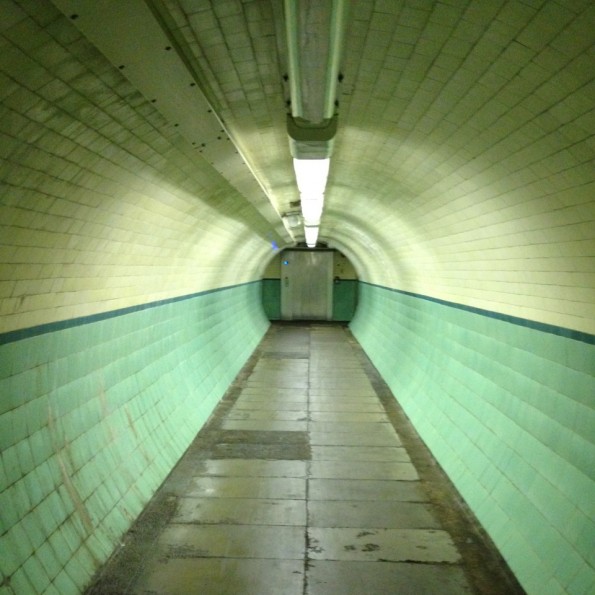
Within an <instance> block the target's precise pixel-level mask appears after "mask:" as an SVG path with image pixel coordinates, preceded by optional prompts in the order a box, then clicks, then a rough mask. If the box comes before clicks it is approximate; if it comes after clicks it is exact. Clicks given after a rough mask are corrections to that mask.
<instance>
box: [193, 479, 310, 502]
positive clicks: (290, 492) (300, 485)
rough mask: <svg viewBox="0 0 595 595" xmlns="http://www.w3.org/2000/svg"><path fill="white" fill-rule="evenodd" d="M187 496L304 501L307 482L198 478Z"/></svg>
mask: <svg viewBox="0 0 595 595" xmlns="http://www.w3.org/2000/svg"><path fill="white" fill-rule="evenodd" d="M187 495H188V496H192V497H194V496H199V497H202V498H275V499H276V498H281V499H288V500H303V499H305V497H306V480H305V479H298V478H295V477H197V478H195V479H193V480H192V482H191V484H190V486H189V488H188V491H187Z"/></svg>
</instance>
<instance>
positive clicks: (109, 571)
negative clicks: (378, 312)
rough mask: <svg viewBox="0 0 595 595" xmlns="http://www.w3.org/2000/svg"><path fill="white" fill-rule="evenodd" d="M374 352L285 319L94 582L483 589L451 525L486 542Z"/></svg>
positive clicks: (116, 588)
mask: <svg viewBox="0 0 595 595" xmlns="http://www.w3.org/2000/svg"><path fill="white" fill-rule="evenodd" d="M363 362H365V357H364V356H363V354H362V353H361V351H359V348H358V347H357V345H356V344H355V343H353V341H352V340H351V339H350V337H349V334H348V332H347V331H345V329H344V328H341V327H331V326H328V325H323V324H320V325H318V324H317V325H297V324H296V325H275V326H273V327H272V329H271V330H270V331H269V333H268V334H267V336H266V338H265V340H264V341H263V343H262V344H261V346H260V347H259V348H258V350H257V353H256V354H255V355H254V356H253V357H251V358H250V361H249V363H248V364H247V366H246V367H245V369H244V370H243V371H242V372H241V373H240V375H239V376H238V377H237V379H236V381H235V382H234V384H233V385H232V387H231V388H230V390H229V391H228V393H227V395H226V396H225V397H224V399H223V400H222V402H221V405H220V406H219V407H218V408H217V409H216V410H215V412H214V414H213V415H212V417H211V419H210V421H209V422H208V423H207V425H206V426H205V428H204V429H203V430H201V432H200V433H199V434H198V435H197V437H196V439H195V441H194V442H193V444H192V445H191V446H190V448H189V449H188V451H187V453H186V455H185V456H184V457H183V458H182V460H181V461H180V462H179V463H178V465H177V466H176V467H175V468H174V469H173V471H172V473H171V474H170V477H169V478H168V480H167V481H166V482H165V483H164V485H163V486H162V488H161V489H160V490H159V491H158V492H157V494H156V496H155V497H154V498H153V500H152V502H151V503H150V505H149V507H148V508H147V511H145V513H143V516H142V517H141V519H140V520H139V521H138V522H137V523H136V524H135V526H134V527H133V530H132V531H130V532H129V534H128V535H127V536H126V537H125V538H124V543H125V546H126V547H122V548H120V549H119V550H118V552H117V553H116V555H115V556H114V559H113V560H112V562H110V564H108V565H107V566H106V568H105V569H104V571H103V573H102V574H101V577H100V579H99V580H98V581H97V582H96V584H95V585H94V587H93V588H92V589H90V591H89V594H90V595H116V594H124V593H135V594H136V595H140V594H144V595H165V594H167V595H172V594H174V595H175V594H179V595H189V594H190V595H192V594H194V593H196V594H197V595H198V594H200V595H205V594H207V595H209V594H210V595H214V594H216V595H225V594H229V595H268V594H271V595H272V594H274V595H298V594H299V595H304V594H307V595H332V594H340V595H361V594H362V593H365V594H369V595H385V594H388V593H409V594H411V595H418V594H420V593H421V594H423V593H430V594H432V595H434V594H437V593H440V594H441V595H443V594H446V595H455V594H456V595H464V594H466V593H471V592H475V593H476V594H479V593H485V590H481V589H475V591H472V590H471V589H470V586H469V582H468V580H467V576H472V575H473V573H476V572H480V571H481V568H480V569H479V570H478V567H479V566H481V565H482V564H483V559H481V558H479V559H480V562H479V563H478V562H477V559H478V557H477V556H475V558H474V559H475V564H474V565H472V566H471V565H469V564H468V563H466V562H465V564H466V566H465V568H467V569H468V575H467V576H466V574H465V573H464V572H463V565H462V558H461V554H460V552H458V551H457V549H456V548H455V547H454V544H453V540H452V539H451V537H450V535H449V533H448V532H447V531H446V528H445V523H446V525H448V527H449V530H452V529H451V528H452V527H455V529H456V530H457V531H459V533H458V539H457V543H458V544H460V545H461V544H462V546H461V547H462V548H465V547H467V550H466V552H467V556H468V557H469V555H470V552H471V558H473V556H474V555H475V554H474V552H473V551H472V550H470V548H469V547H468V546H466V544H467V543H468V540H467V536H468V535H476V533H473V532H472V531H471V530H470V529H466V530H465V531H461V530H460V529H458V528H457V527H459V526H465V527H468V524H467V525H464V522H465V521H462V520H459V521H456V522H454V523H453V521H452V518H453V517H457V518H460V515H459V511H460V508H461V504H460V502H459V501H458V500H457V499H456V498H455V497H452V496H449V498H450V499H449V500H448V501H443V499H442V498H443V497H444V498H446V496H443V495H446V494H449V493H450V492H448V490H449V489H450V487H448V488H445V487H440V488H439V489H438V488H436V486H438V485H440V486H442V485H443V484H442V483H440V484H439V483H435V482H438V480H437V479H436V477H437V475H436V474H435V472H432V473H434V474H433V475H432V474H431V473H430V472H429V471H428V470H431V469H433V468H435V464H434V463H432V461H431V459H430V457H429V456H428V455H427V454H421V453H422V450H421V449H422V448H423V447H421V446H420V444H419V440H417V441H416V440H415V439H412V438H411V430H410V428H409V426H407V424H406V423H403V422H402V421H400V418H399V417H398V416H397V415H396V414H395V410H396V408H397V407H398V405H397V403H396V401H395V400H394V398H393V397H391V396H390V393H389V391H388V389H387V388H386V387H384V388H380V389H379V390H380V391H381V394H380V393H379V394H376V390H375V387H382V386H383V385H382V384H381V380H380V379H379V377H378V376H377V375H376V373H375V372H374V371H373V368H372V367H371V366H370V365H369V364H365V365H364V363H363ZM303 420H308V421H303ZM397 424H398V428H399V433H397V431H396V428H397ZM401 431H402V432H404V434H403V436H402V438H403V440H401V435H400V433H401ZM423 452H425V451H423ZM424 457H425V458H424ZM412 461H413V462H412ZM420 461H421V462H422V464H421V465H420ZM414 463H415V465H417V469H416V467H415V466H414ZM420 476H421V477H420ZM428 477H431V481H430V480H428V479H427V478H428ZM445 485H446V484H445ZM436 493H439V494H440V495H441V499H440V500H439V503H438V505H437V504H436V502H437V499H436ZM457 523H458V524H457ZM476 539H477V541H478V542H479V538H476ZM473 547H475V546H473ZM412 562H416V563H412ZM483 580H484V582H483V583H481V584H482V585H485V584H490V588H491V587H492V586H493V585H494V584H495V583H494V581H491V582H489V581H488V582H487V583H486V581H485V579H483ZM477 584H480V583H477ZM492 593H493V595H511V592H510V590H507V589H505V588H500V589H499V590H498V588H496V590H494V591H493V592H492V591H490V595H492ZM512 593H514V595H516V591H513V592H512Z"/></svg>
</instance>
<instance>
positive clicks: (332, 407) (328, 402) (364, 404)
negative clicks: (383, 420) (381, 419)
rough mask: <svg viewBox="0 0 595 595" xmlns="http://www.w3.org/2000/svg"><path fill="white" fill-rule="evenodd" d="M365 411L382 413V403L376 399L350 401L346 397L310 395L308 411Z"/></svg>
mask: <svg viewBox="0 0 595 595" xmlns="http://www.w3.org/2000/svg"><path fill="white" fill-rule="evenodd" d="M325 411H330V412H346V413H355V412H360V411H361V412H366V413H375V412H377V413H384V409H383V408H382V405H380V403H379V402H378V399H372V398H362V399H357V400H354V401H352V402H349V401H347V399H341V400H340V401H338V400H337V399H327V398H324V397H322V398H313V397H310V412H312V413H314V412H325Z"/></svg>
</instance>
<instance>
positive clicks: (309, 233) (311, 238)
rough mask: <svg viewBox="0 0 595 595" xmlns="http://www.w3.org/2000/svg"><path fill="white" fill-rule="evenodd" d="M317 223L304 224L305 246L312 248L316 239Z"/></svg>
mask: <svg viewBox="0 0 595 595" xmlns="http://www.w3.org/2000/svg"><path fill="white" fill-rule="evenodd" d="M318 229H319V228H318V225H304V233H305V234H306V246H308V248H314V247H315V246H316V240H318Z"/></svg>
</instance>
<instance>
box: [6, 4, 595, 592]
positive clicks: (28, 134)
mask: <svg viewBox="0 0 595 595" xmlns="http://www.w3.org/2000/svg"><path fill="white" fill-rule="evenodd" d="M0 17H1V18H0V29H1V37H0V40H1V50H0V65H1V68H0V76H1V83H0V94H1V99H2V108H1V109H2V111H1V117H0V135H1V137H0V152H1V165H0V172H1V173H0V255H1V256H0V270H1V276H0V324H1V326H0V441H1V459H0V460H1V466H0V472H1V477H0V490H1V491H0V521H1V522H0V572H1V576H0V592H1V593H2V594H6V595H29V594H36V593H55V594H59V595H67V594H70V593H82V592H85V590H86V589H88V588H89V586H90V585H91V584H92V582H93V580H94V577H96V575H97V573H98V572H99V570H100V569H101V568H102V567H103V565H104V564H105V563H106V561H107V560H108V559H110V558H111V557H113V556H114V553H115V552H117V551H118V549H119V548H121V545H122V543H124V541H123V540H124V536H125V535H126V534H127V532H128V531H129V530H130V529H131V527H133V526H134V523H135V522H136V520H137V519H138V518H139V516H140V515H142V513H143V510H144V509H145V507H146V506H147V505H148V503H149V502H150V501H151V499H152V498H153V497H154V495H155V494H156V493H157V492H158V490H159V489H160V486H161V485H162V483H163V482H164V480H165V479H166V478H167V477H168V476H169V475H170V473H171V472H172V469H174V468H176V465H177V464H178V461H180V459H181V457H182V455H184V453H185V452H186V451H187V450H188V449H189V447H190V445H191V444H192V443H193V441H194V440H195V438H196V436H197V435H200V431H201V430H202V429H203V428H206V427H207V425H208V423H209V419H210V418H211V416H212V415H213V414H214V412H215V411H216V410H217V408H218V406H219V405H221V404H222V403H223V402H224V401H225V400H226V399H227V398H228V397H226V395H229V391H230V389H231V388H233V386H234V385H235V384H234V383H237V382H238V375H240V376H239V377H240V378H242V376H241V374H242V370H244V369H245V366H246V365H249V364H250V361H251V358H253V357H254V354H255V353H257V351H258V350H261V351H262V350H263V349H264V348H263V347H262V345H263V343H262V341H263V340H264V341H265V342H266V341H272V340H273V339H271V336H272V337H273V338H274V337H275V336H277V335H274V334H273V335H271V333H275V332H276V333H282V332H287V333H289V335H288V336H289V337H294V338H295V341H296V342H295V344H294V345H292V346H291V347H287V345H285V347H284V349H285V348H286V349H288V350H289V351H288V353H289V354H290V356H291V357H293V356H292V355H291V354H293V353H294V351H296V350H299V349H301V347H299V346H300V345H301V344H302V343H300V341H302V338H303V335H300V334H299V333H300V332H301V331H299V329H300V328H303V329H306V330H305V331H303V332H307V333H310V334H309V335H308V336H310V337H312V339H311V341H314V342H316V341H318V343H316V345H318V346H319V344H320V343H323V342H324V341H325V340H326V339H325V337H330V336H331V335H332V333H335V332H337V333H339V332H340V333H343V334H344V335H345V337H349V341H350V343H349V345H351V346H352V347H350V349H353V350H355V349H358V350H361V353H362V356H361V357H362V358H367V359H366V361H368V362H369V363H370V366H371V368H370V370H372V368H373V370H374V372H373V373H374V374H376V375H377V376H376V378H377V380H376V381H375V382H378V383H382V386H385V387H386V390H389V391H391V392H392V394H393V395H394V399H392V401H394V403H395V405H394V406H396V405H397V404H398V406H399V407H400V408H402V411H403V415H404V416H405V417H406V419H407V420H408V423H410V424H411V426H412V427H413V428H414V429H415V432H417V434H418V436H419V438H420V441H421V442H422V443H423V445H424V448H427V449H428V451H429V452H430V453H431V455H432V457H433V458H434V460H435V466H437V467H438V468H439V469H440V470H441V472H443V473H444V475H445V477H446V478H447V479H448V481H449V482H450V483H451V484H452V486H454V489H455V490H456V492H457V493H458V494H459V496H460V499H461V502H462V504H461V506H463V505H464V506H465V507H466V508H467V509H468V510H469V511H470V513H471V514H472V515H473V516H474V518H475V519H476V521H477V523H478V526H479V527H480V528H481V531H483V532H484V533H485V535H486V536H487V537H486V539H488V540H489V541H490V542H491V543H493V545H494V547H495V548H496V549H497V552H498V553H499V555H500V556H501V557H502V559H503V560H504V561H505V564H506V565H507V566H508V568H509V569H510V571H511V573H512V574H513V575H514V577H515V580H517V581H518V583H519V584H520V586H521V587H522V589H523V590H524V591H525V592H527V593H530V594H536V595H537V594H539V595H543V594H558V593H570V594H576V595H579V594H583V595H587V594H589V593H593V592H595V557H594V556H595V383H594V376H595V349H594V343H595V160H594V156H595V141H594V129H595V109H594V107H595V81H594V74H595V59H594V49H595V44H594V42H595V5H594V4H593V2H592V1H589V0H526V1H525V0H489V1H488V0H485V1H484V0H479V1H472V0H443V1H441V0H419V1H410V0H357V1H355V0H353V1H349V0H319V1H315V0H285V1H284V2H274V1H270V0H224V1H223V0H221V1H220V0H125V1H124V0H122V1H110V0H51V1H50V0H48V1H44V2H40V1H39V0H18V1H17V0H2V1H1V2H0ZM303 162H307V165H308V166H310V165H316V166H319V165H322V164H326V167H327V171H326V173H325V175H326V177H325V178H324V181H323V182H322V185H321V186H320V188H319V189H318V190H316V191H312V192H310V190H307V189H306V186H307V185H308V184H309V183H310V182H312V180H313V174H310V177H307V179H306V181H305V182H304V181H303V179H302V181H300V178H299V172H298V169H299V167H300V164H302V163H303ZM314 199H316V200H318V201H319V202H317V203H316V204H314V203H315V200H314ZM310 208H312V209H313V210H307V209H310ZM292 251H293V252H292ZM288 253H292V254H293V253H299V254H300V255H310V256H311V257H312V258H315V257H316V258H317V256H316V255H322V254H325V253H328V254H332V255H334V258H337V259H343V262H344V263H346V264H345V265H344V268H345V270H348V272H347V273H345V271H343V272H339V273H337V272H336V271H334V270H333V272H332V278H331V281H330V289H329V291H333V290H334V291H335V292H340V291H345V292H347V293H345V294H343V298H341V301H340V303H339V302H337V304H336V309H335V310H332V309H331V310H330V312H331V314H330V315H327V316H322V317H321V319H320V320H316V321H314V322H312V321H311V320H301V321H300V320H296V319H299V318H300V316H299V315H296V316H293V315H287V316H284V315H283V308H282V305H281V301H280V300H281V297H280V296H281V292H282V290H283V288H282V286H283V279H284V273H283V270H282V268H283V267H284V266H285V267H286V268H287V267H289V266H291V264H288V265H284V264H283V263H284V261H285V260H287V261H289V259H288V258H287V254H288ZM310 256H308V257H310ZM336 266H339V265H336ZM310 287H315V285H314V284H311V285H310ZM316 287H318V286H316ZM333 288H334V289H333ZM334 295H337V296H338V295H339V293H335V294H334ZM333 312H334V313H335V314H334V316H333ZM302 318H303V317H302ZM306 318H307V317H306ZM333 318H334V320H333ZM300 324H301V325H304V326H303V327H301V326H300ZM292 332H294V333H295V334H291V333H292ZM279 336H281V335H279ZM332 336H333V337H334V336H335V335H332ZM342 336H343V335H342ZM300 337H301V338H300ZM345 340H347V339H345ZM290 343H291V341H290ZM268 344H269V343H266V345H268ZM313 344H314V343H313ZM292 349H293V351H292ZM337 349H339V348H337ZM341 349H342V348H341ZM339 350H340V349H339ZM354 353H355V351H354ZM358 353H359V352H358ZM294 355H295V354H294ZM290 356H287V357H288V358H289V357H290ZM296 357H297V356H296ZM329 357H330V356H329ZM358 357H359V356H358ZM362 361H364V360H363V359H362ZM255 369H256V368H255ZM295 369H296V370H297V369H298V368H295ZM330 373H331V371H330V370H329V374H330ZM370 374H372V372H370ZM379 385H380V384H379ZM387 403H388V405H387V407H393V405H392V404H391V403H389V402H388V401H387ZM433 464H434V463H433ZM299 592H300V593H301V592H302V591H301V590H300V591H299ZM304 592H306V591H304ZM367 592H373V590H371V591H370V590H369V591H367ZM385 592H386V591H385ZM390 592H392V591H390ZM395 592H397V591H395ZM399 592H401V591H399ZM403 592H413V591H403ZM435 592H440V590H437V591H435ZM483 592H485V593H488V592H491V591H489V590H486V591H483Z"/></svg>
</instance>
